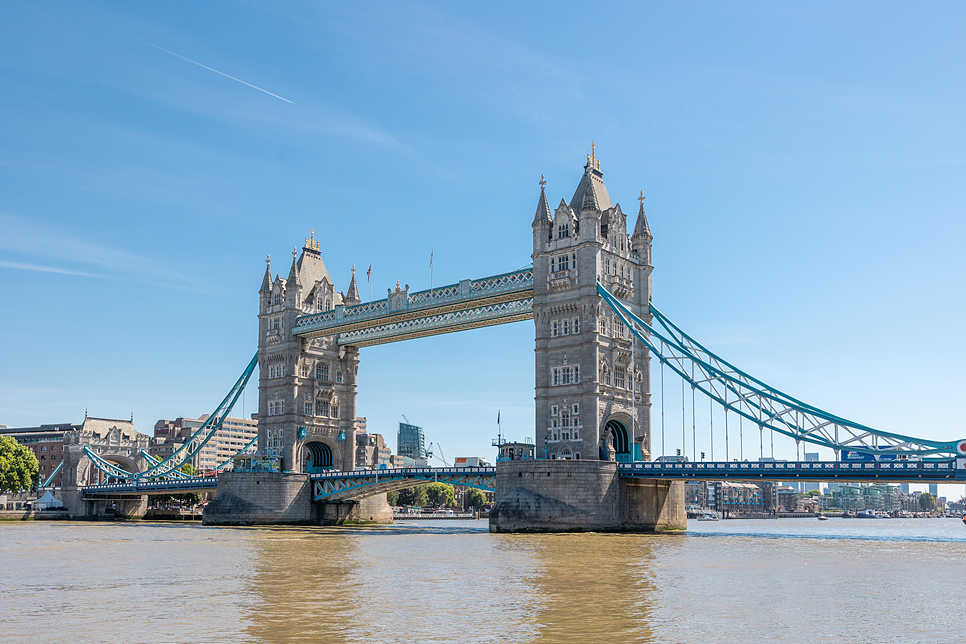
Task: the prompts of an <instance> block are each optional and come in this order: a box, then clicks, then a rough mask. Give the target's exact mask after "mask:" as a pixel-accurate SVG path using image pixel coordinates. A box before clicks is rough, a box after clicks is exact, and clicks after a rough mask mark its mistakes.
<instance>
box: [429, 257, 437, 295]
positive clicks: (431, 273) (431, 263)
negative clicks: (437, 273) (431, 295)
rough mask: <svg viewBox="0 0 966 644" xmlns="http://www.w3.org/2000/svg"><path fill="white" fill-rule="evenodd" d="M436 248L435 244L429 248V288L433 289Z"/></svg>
mask: <svg viewBox="0 0 966 644" xmlns="http://www.w3.org/2000/svg"><path fill="white" fill-rule="evenodd" d="M434 250H436V248H435V247H434V246H430V249H429V290H430V292H432V290H433V251H434Z"/></svg>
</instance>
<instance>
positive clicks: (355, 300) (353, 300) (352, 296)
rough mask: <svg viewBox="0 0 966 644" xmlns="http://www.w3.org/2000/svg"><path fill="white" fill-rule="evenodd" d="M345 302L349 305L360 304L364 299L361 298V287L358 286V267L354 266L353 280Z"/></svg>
mask: <svg viewBox="0 0 966 644" xmlns="http://www.w3.org/2000/svg"><path fill="white" fill-rule="evenodd" d="M344 302H345V303H346V304H347V305H350V306H351V305H352V304H360V303H361V302H362V298H361V297H359V287H358V286H356V265H355V264H353V265H352V280H351V281H350V282H349V290H347V291H346V294H345V298H344Z"/></svg>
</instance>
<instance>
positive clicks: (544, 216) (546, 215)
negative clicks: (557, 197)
mask: <svg viewBox="0 0 966 644" xmlns="http://www.w3.org/2000/svg"><path fill="white" fill-rule="evenodd" d="M546 186H547V181H546V180H545V179H544V178H543V175H542V174H541V175H540V201H539V202H537V214H536V215H534V216H533V223H534V225H536V224H542V223H543V222H548V223H551V222H553V217H552V216H551V214H550V204H548V203H547V192H546Z"/></svg>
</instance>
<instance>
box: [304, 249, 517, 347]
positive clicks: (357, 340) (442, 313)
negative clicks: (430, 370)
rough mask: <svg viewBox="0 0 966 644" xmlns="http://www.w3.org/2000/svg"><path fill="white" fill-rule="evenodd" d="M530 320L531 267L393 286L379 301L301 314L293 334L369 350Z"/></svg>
mask: <svg viewBox="0 0 966 644" xmlns="http://www.w3.org/2000/svg"><path fill="white" fill-rule="evenodd" d="M532 318H533V269H532V268H524V269H521V270H518V271H514V272H512V273H503V274H501V275H493V276H491V277H484V278H482V279H476V280H463V281H462V282H459V283H458V284H449V285H447V286H440V287H438V288H434V289H430V290H428V291H417V292H415V293H410V292H409V290H408V287H407V288H406V289H400V288H398V287H397V289H396V291H395V292H390V294H389V296H388V297H386V298H385V299H382V300H376V301H374V302H366V303H365V304H358V305H356V306H346V307H343V306H337V307H336V308H335V310H332V311H325V312H323V313H315V314H312V315H303V316H301V317H299V318H298V320H297V321H296V323H295V329H294V330H293V331H292V333H293V334H294V335H297V336H301V337H304V338H320V337H324V336H332V335H337V336H339V337H338V343H339V344H340V345H352V346H356V347H368V346H372V345H375V344H385V343H387V342H399V341H401V340H411V339H413V338H423V337H426V336H431V335H439V334H441V333H453V332H456V331H466V330H469V329H477V328H480V327H485V326H493V325H496V324H507V323H510V322H519V321H521V320H530V319H532Z"/></svg>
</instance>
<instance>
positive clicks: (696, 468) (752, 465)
mask: <svg viewBox="0 0 966 644" xmlns="http://www.w3.org/2000/svg"><path fill="white" fill-rule="evenodd" d="M618 472H619V473H620V475H621V476H622V477H640V478H673V479H708V480H728V479H732V480H762V479H763V480H774V481H787V480H812V481H828V480H835V479H840V480H843V481H866V480H875V479H878V480H880V481H927V482H928V481H931V482H936V481H966V458H957V459H947V460H930V461H860V462H841V461H774V462H772V461H765V462H747V461H742V462H738V461H731V462H711V463H708V462H701V463H690V462H643V463H626V464H621V465H618Z"/></svg>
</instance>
